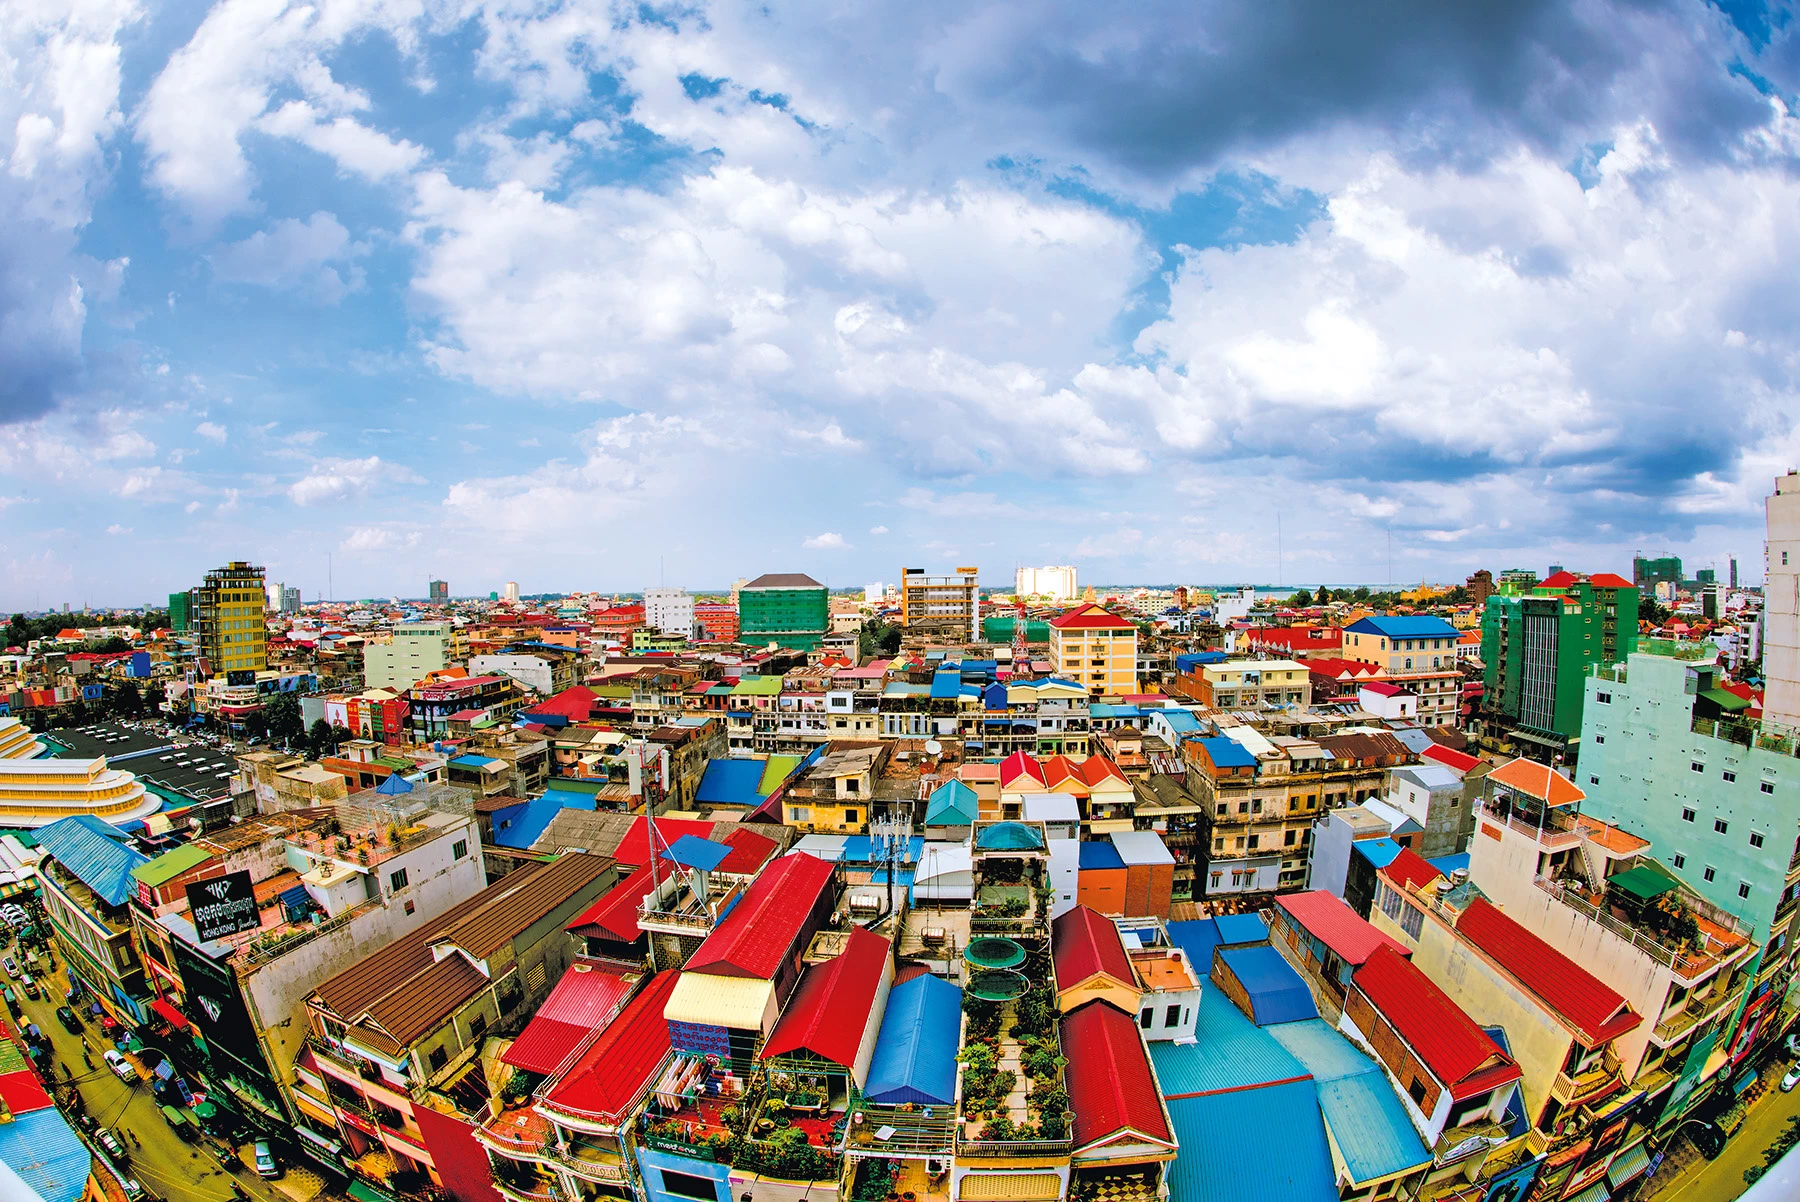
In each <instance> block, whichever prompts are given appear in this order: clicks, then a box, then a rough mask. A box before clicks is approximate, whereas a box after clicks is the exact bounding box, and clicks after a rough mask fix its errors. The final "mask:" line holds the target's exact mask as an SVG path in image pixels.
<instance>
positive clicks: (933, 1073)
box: [864, 974, 962, 1106]
mask: <svg viewBox="0 0 1800 1202" xmlns="http://www.w3.org/2000/svg"><path fill="white" fill-rule="evenodd" d="M961 1019H962V990H960V989H958V988H957V987H956V986H954V985H952V984H950V983H949V982H948V981H946V980H944V979H943V978H942V977H934V976H931V975H929V974H927V975H924V976H918V977H914V978H913V979H912V980H910V981H907V982H905V983H904V984H900V985H896V986H894V988H893V989H892V990H891V991H890V992H889V993H888V1003H887V1013H886V1014H885V1015H883V1016H882V1019H881V1030H880V1031H879V1032H878V1033H877V1034H876V1036H875V1056H874V1059H873V1060H871V1061H870V1064H869V1084H868V1089H867V1090H866V1091H865V1095H864V1096H866V1097H867V1098H868V1099H869V1101H871V1102H873V1103H875V1104H876V1105H878V1106H900V1105H904V1104H906V1103H912V1104H915V1105H924V1106H934V1105H936V1106H948V1105H949V1104H950V1103H951V1102H953V1101H954V1100H955V1098H956V1041H957V1038H958V1032H959V1024H960V1022H961Z"/></svg>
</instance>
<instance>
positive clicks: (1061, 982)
mask: <svg viewBox="0 0 1800 1202" xmlns="http://www.w3.org/2000/svg"><path fill="white" fill-rule="evenodd" d="M1050 932H1051V934H1050V954H1051V956H1052V958H1053V959H1054V961H1055V964H1056V987H1057V988H1058V989H1072V988H1073V987H1075V986H1076V985H1079V984H1081V983H1082V982H1083V981H1085V980H1087V979H1088V978H1090V977H1093V976H1096V975H1098V974H1100V973H1105V974H1106V975H1107V976H1109V977H1112V978H1113V979H1114V980H1116V981H1119V982H1121V983H1122V984H1124V985H1126V986H1128V987H1130V988H1134V989H1135V988H1136V987H1137V986H1136V980H1137V978H1136V976H1135V975H1134V974H1133V973H1132V971H1131V959H1130V957H1128V956H1127V955H1126V954H1125V941H1124V940H1123V939H1120V938H1119V928H1118V927H1116V926H1114V925H1113V923H1112V920H1111V919H1110V918H1107V917H1106V916H1105V915H1103V914H1101V913H1100V912H1099V911H1098V910H1094V909H1091V908H1089V907H1087V906H1076V907H1075V908H1074V909H1073V910H1065V911H1064V912H1063V913H1062V914H1060V915H1058V916H1057V918H1056V921H1055V922H1053V923H1051V924H1050Z"/></svg>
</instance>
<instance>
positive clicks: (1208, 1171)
mask: <svg viewBox="0 0 1800 1202" xmlns="http://www.w3.org/2000/svg"><path fill="white" fill-rule="evenodd" d="M1207 992H1208V993H1209V994H1210V993H1211V992H1212V991H1211V990H1208V991H1207ZM1228 1004H1229V1003H1228ZM1163 1046H1165V1045H1163V1044H1161V1043H1157V1044H1152V1045H1151V1055H1152V1056H1156V1049H1157V1048H1160V1047H1163ZM1156 1063H1157V1073H1158V1075H1159V1076H1160V1075H1161V1073H1162V1060H1161V1058H1160V1057H1158V1058H1157V1061H1156ZM1164 1083H1165V1086H1166V1084H1167V1079H1166V1078H1165V1079H1164ZM1169 1117H1170V1118H1171V1119H1172V1120H1173V1121H1174V1123H1175V1138H1176V1139H1177V1140H1178V1141H1179V1142H1180V1144H1181V1155H1180V1156H1178V1157H1176V1158H1175V1160H1174V1161H1172V1162H1171V1163H1170V1164H1169V1169H1168V1172H1169V1194H1170V1197H1172V1198H1179V1199H1180V1200H1181V1202H1337V1198H1338V1191H1337V1174H1336V1173H1335V1172H1334V1171H1333V1169H1332V1167H1331V1149H1330V1147H1329V1146H1328V1145H1327V1144H1326V1142H1325V1124H1324V1122H1323V1121H1322V1120H1321V1119H1320V1117H1319V1103H1318V1099H1317V1096H1316V1095H1315V1093H1314V1091H1313V1085H1312V1083H1311V1082H1309V1081H1298V1082H1294V1083H1292V1084H1286V1085H1270V1086H1267V1087H1265V1088H1262V1089H1250V1090H1245V1091H1243V1092H1240V1093H1232V1094H1225V1095H1212V1096H1208V1097H1198V1098H1184V1099H1182V1100H1181V1101H1175V1100H1173V1099H1171V1100H1170V1102H1169Z"/></svg>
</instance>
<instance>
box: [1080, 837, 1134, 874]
mask: <svg viewBox="0 0 1800 1202" xmlns="http://www.w3.org/2000/svg"><path fill="white" fill-rule="evenodd" d="M1080 848H1081V851H1080V856H1081V866H1082V867H1083V868H1123V867H1125V861H1124V859H1123V858H1122V857H1121V856H1120V855H1119V849H1118V848H1116V847H1114V846H1113V845H1112V843H1111V842H1106V843H1101V842H1100V841H1098V840H1095V839H1087V840H1083V841H1082V842H1081V844H1080Z"/></svg>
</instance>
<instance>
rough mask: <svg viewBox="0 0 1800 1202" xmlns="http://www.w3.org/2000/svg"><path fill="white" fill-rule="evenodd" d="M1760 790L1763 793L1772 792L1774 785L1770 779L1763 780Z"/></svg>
mask: <svg viewBox="0 0 1800 1202" xmlns="http://www.w3.org/2000/svg"><path fill="white" fill-rule="evenodd" d="M1762 791H1763V792H1764V793H1773V792H1774V791H1775V786H1774V784H1773V783H1771V782H1770V781H1764V782H1763V783H1762Z"/></svg>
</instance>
